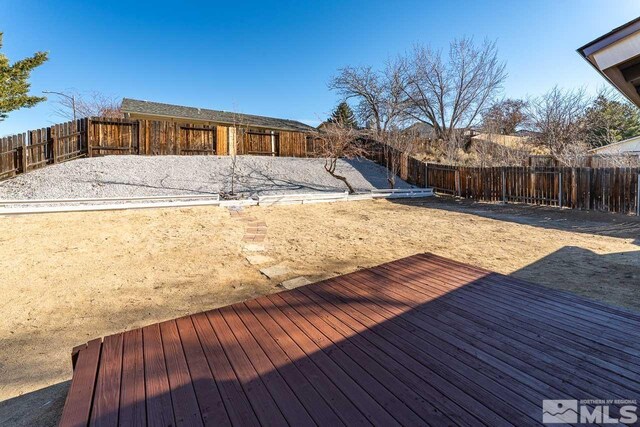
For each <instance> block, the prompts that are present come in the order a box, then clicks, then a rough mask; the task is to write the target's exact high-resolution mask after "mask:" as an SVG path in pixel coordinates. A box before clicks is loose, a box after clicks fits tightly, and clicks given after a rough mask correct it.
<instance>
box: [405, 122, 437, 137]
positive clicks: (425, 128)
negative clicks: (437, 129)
mask: <svg viewBox="0 0 640 427" xmlns="http://www.w3.org/2000/svg"><path fill="white" fill-rule="evenodd" d="M406 130H407V131H408V132H412V133H415V134H416V136H418V137H419V138H427V139H431V138H433V136H434V135H433V126H431V125H430V124H429V123H423V122H416V123H414V124H412V125H411V126H409V127H407V129H406Z"/></svg>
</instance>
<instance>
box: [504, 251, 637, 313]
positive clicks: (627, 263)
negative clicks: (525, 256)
mask: <svg viewBox="0 0 640 427" xmlns="http://www.w3.org/2000/svg"><path fill="white" fill-rule="evenodd" d="M549 271H553V272H554V273H555V274H554V275H553V278H552V279H547V280H545V279H544V278H545V277H549V275H548V272H549ZM576 271H581V272H586V274H585V277H587V276H588V277H591V278H592V280H586V281H581V282H576V281H575V280H574V279H573V277H572V276H573V275H574V274H575V273H574V272H576ZM510 276H513V277H517V278H519V279H523V280H528V281H532V282H537V283H540V284H543V285H545V286H550V287H553V288H556V289H562V290H567V291H571V292H574V293H576V294H578V295H583V296H586V297H589V298H597V299H599V300H602V301H607V302H608V303H612V304H616V305H621V306H626V307H631V308H633V309H636V310H640V250H638V251H631V252H618V253H612V254H598V253H595V252H593V251H590V250H588V249H584V248H579V247H575V246H564V247H562V248H561V249H559V250H557V251H555V252H553V253H551V254H549V255H547V256H545V257H543V258H541V259H539V260H538V261H536V262H534V263H532V264H529V265H527V266H526V267H523V268H521V269H519V270H517V271H514V272H513V273H511V274H510ZM598 278H606V283H607V285H603V284H604V283H605V281H604V280H598Z"/></svg>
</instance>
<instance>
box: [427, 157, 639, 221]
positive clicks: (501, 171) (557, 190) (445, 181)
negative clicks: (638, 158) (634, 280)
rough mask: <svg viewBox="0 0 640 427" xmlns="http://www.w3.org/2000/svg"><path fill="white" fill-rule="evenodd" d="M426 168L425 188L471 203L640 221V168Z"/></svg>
mask: <svg viewBox="0 0 640 427" xmlns="http://www.w3.org/2000/svg"><path fill="white" fill-rule="evenodd" d="M426 168H427V174H426V181H425V183H424V185H425V186H429V187H432V188H434V190H436V191H439V192H442V193H447V194H452V195H455V196H459V197H463V198H466V199H473V200H478V201H488V202H504V203H508V202H516V203H527V204H532V205H544V206H557V207H566V208H572V209H583V210H599V211H605V212H617V213H625V214H629V213H634V214H636V215H640V210H639V209H640V207H639V206H638V202H639V200H640V193H639V192H640V190H639V189H638V180H639V176H640V168H598V169H593V168H568V167H564V168H530V167H490V168H473V167H462V166H443V165H437V164H427V165H426Z"/></svg>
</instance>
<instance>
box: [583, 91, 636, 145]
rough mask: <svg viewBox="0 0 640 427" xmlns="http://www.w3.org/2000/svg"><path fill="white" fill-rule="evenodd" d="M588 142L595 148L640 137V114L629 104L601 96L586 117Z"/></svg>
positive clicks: (604, 95)
mask: <svg viewBox="0 0 640 427" xmlns="http://www.w3.org/2000/svg"><path fill="white" fill-rule="evenodd" d="M585 125H586V131H587V142H588V143H589V144H590V145H591V146H593V147H600V146H602V145H607V144H611V143H613V142H618V141H622V140H623V139H628V138H632V137H634V136H638V135H640V113H639V112H638V109H637V108H636V107H635V106H633V105H631V104H630V103H629V102H627V101H624V100H622V99H618V97H616V96H614V97H610V96H607V95H606V94H600V95H599V96H598V97H597V98H596V99H595V100H594V101H593V104H592V105H591V107H589V108H588V109H587V112H586V115H585Z"/></svg>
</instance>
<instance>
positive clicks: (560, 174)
mask: <svg viewBox="0 0 640 427" xmlns="http://www.w3.org/2000/svg"><path fill="white" fill-rule="evenodd" d="M558 207H559V208H561V207H562V172H558Z"/></svg>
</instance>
